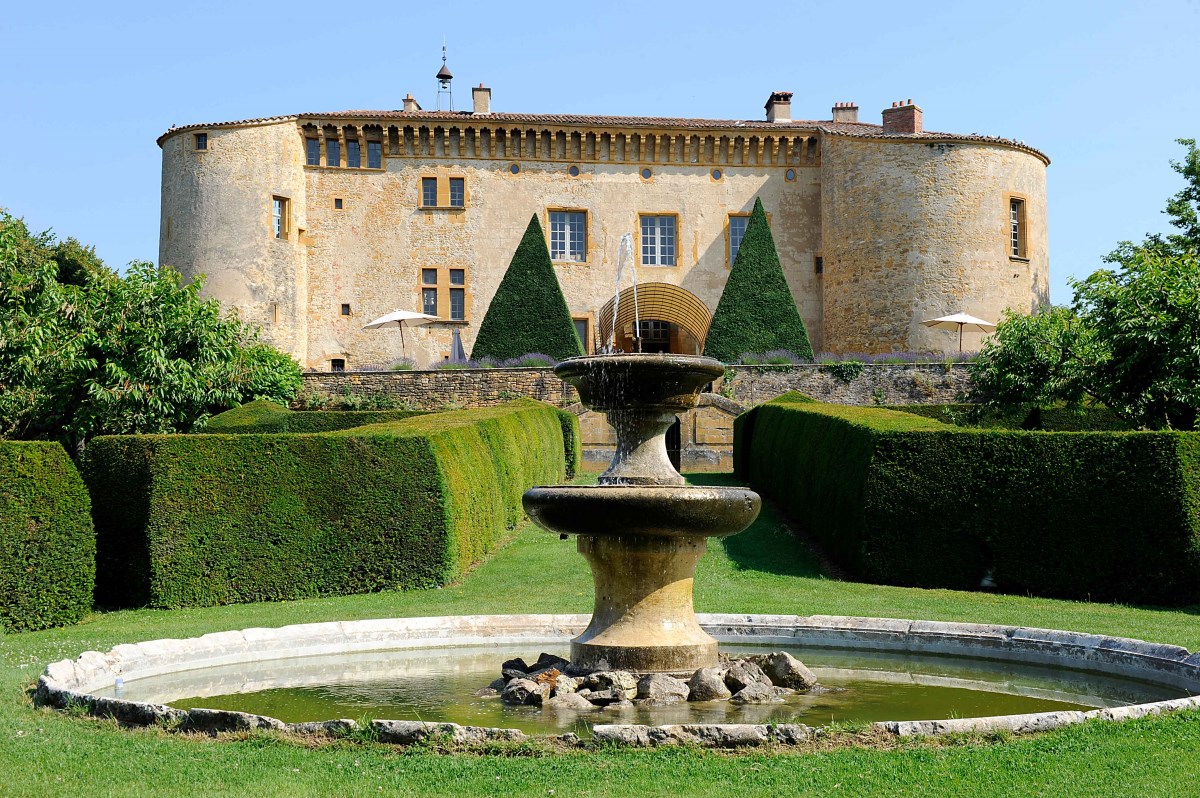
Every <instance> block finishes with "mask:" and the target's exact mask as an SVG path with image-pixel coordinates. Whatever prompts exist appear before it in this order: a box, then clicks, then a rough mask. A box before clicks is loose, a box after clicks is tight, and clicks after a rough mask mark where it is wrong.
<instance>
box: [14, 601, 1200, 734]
mask: <svg viewBox="0 0 1200 798" xmlns="http://www.w3.org/2000/svg"><path fill="white" fill-rule="evenodd" d="M697 617H698V618H699V620H700V624H701V626H702V627H703V628H704V630H705V631H706V632H708V633H709V634H711V635H712V636H713V637H715V638H716V639H717V640H718V641H719V642H722V643H741V644H747V645H777V644H782V645H788V646H807V647H816V648H841V649H869V650H872V651H884V652H893V653H912V654H945V655H952V656H953V655H957V656H965V657H974V658H981V659H988V660H993V661H1010V662H1020V663H1029V664H1038V665H1051V666H1059V667H1064V668H1070V669H1073V670H1079V671H1090V672H1095V673H1102V674H1108V675H1115V676H1123V677H1127V678H1133V679H1139V680H1143V681H1146V682H1150V683H1152V684H1157V685H1163V686H1169V687H1173V688H1176V689H1180V690H1182V691H1184V692H1187V693H1191V694H1192V697H1189V698H1178V699H1172V700H1167V701H1156V702H1152V703H1145V704H1132V705H1128V706H1121V707H1110V708H1105V709H1095V710H1091V711H1086V712H1084V711H1058V712H1039V713H1031V714H1024V715H1003V716H995V717H979V718H952V719H948V720H916V721H880V722H877V723H875V724H873V726H874V728H875V729H877V730H879V731H882V732H884V733H888V734H893V735H898V736H910V735H934V734H952V733H964V732H974V733H986V732H995V731H1006V732H1012V733H1022V732H1033V731H1044V730H1047V729H1053V728H1057V727H1060V726H1066V725H1071V724H1076V723H1082V722H1084V721H1086V720H1090V719H1093V718H1095V719H1102V720H1124V719H1127V718H1138V717H1143V716H1146V715H1154V714H1159V713H1161V712H1168V711H1173V710H1178V709H1184V708H1188V707H1200V695H1197V694H1200V653H1196V654H1192V653H1190V652H1189V651H1188V650H1187V649H1185V648H1181V647H1179V646H1172V645H1165V644H1161V643H1148V642H1145V641H1142V640H1131V639H1127V638H1119V637H1107V636H1104V635H1092V634H1084V633H1080V632H1066V631H1058V630H1052V629H1037V628H1029V627H1020V626H999V625H990V624H972V623H952V622H943V621H910V620H900V619H891V618H856V617H842V616H832V615H808V616H801V615H751V614H700V615H698V616H697ZM588 620H589V616H587V615H470V616H445V617H426V618H387V619H379V620H364V621H340V622H328V623H311V624H298V625H293V626H282V627H278V628H270V629H267V628H253V629H243V630H241V631H231V632H216V633H212V634H206V635H203V636H201V637H194V638H189V639H185V640H179V639H165V640H150V641H147V642H144V643H128V644H122V645H118V646H116V647H114V648H113V649H112V650H111V651H108V652H106V653H101V652H98V651H86V652H84V653H83V654H80V655H79V657H78V658H76V659H74V660H69V659H65V660H60V661H59V662H54V663H51V664H50V665H49V666H47V667H46V670H45V673H43V675H42V676H41V677H40V678H39V679H38V684H37V688H36V690H35V692H34V702H35V703H36V704H38V705H39V706H51V707H57V708H60V709H61V708H67V707H71V706H75V707H82V708H83V709H85V710H86V711H87V712H88V713H89V714H92V715H95V716H98V717H108V718H114V719H116V720H117V721H118V722H120V723H122V724H126V725H132V726H148V725H159V726H163V727H165V728H170V729H176V730H179V731H187V732H206V733H210V734H215V733H218V732H233V731H246V730H251V729H274V730H277V731H283V732H292V733H300V734H326V735H331V736H337V735H342V734H345V733H347V732H349V731H351V730H354V729H355V728H357V726H358V724H357V723H356V722H355V721H353V720H346V719H336V720H328V721H319V722H311V723H284V722H283V721H280V720H277V719H275V718H270V717H266V716H263V715H253V714H250V713H245V712H233V711H227V710H213V709H190V710H181V709H176V708H174V707H172V706H170V705H168V704H152V703H146V702H140V701H127V700H124V699H119V698H108V697H104V696H98V695H94V694H93V693H94V692H95V691H99V690H104V689H107V688H111V687H112V686H113V685H114V684H115V682H116V680H117V679H118V678H121V679H122V680H124V681H125V682H129V681H131V680H134V679H142V678H147V677H151V676H161V675H163V674H169V673H173V672H178V671H186V670H195V669H199V668H207V667H215V666H219V665H233V664H240V663H250V662H261V661H269V660H274V659H288V658H293V657H305V656H318V655H325V654H341V653H351V652H361V651H386V650H395V649H413V648H448V647H457V646H480V645H493V646H499V645H504V644H529V645H534V644H544V643H559V644H561V643H565V642H566V641H567V640H569V639H570V638H571V637H573V636H575V635H577V634H579V633H580V632H581V631H582V630H583V629H584V628H585V627H586V626H587V623H588ZM371 728H372V731H373V733H374V734H375V735H376V737H378V739H380V740H381V741H383V742H391V743H400V744H410V743H415V742H420V741H422V740H425V739H429V738H437V739H440V740H447V741H450V742H453V743H461V744H470V743H475V742H484V741H492V740H509V741H520V740H524V739H527V737H526V735H525V734H524V733H523V732H520V731H518V730H516V729H490V728H481V727H472V726H459V725H458V724H454V723H425V722H421V721H397V720H376V721H372V723H371ZM814 733H815V730H813V729H811V728H809V727H807V726H804V725H801V724H772V725H760V724H677V725H664V726H643V725H634V724H607V725H606V724H597V725H595V726H594V727H593V728H592V739H593V741H594V742H597V743H622V744H626V745H633V746H654V745H670V744H679V743H690V744H698V745H705V746H712V747H725V748H731V747H741V746H753V745H762V744H765V743H777V744H785V745H786V744H794V743H799V742H802V741H804V740H807V739H809V738H810V737H811V736H812V735H813V734H814ZM555 739H558V740H559V741H565V742H574V735H571V734H568V735H562V736H560V737H558V738H555Z"/></svg>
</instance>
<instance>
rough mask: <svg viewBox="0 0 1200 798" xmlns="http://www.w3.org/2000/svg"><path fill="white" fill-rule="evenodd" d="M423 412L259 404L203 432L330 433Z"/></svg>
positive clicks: (213, 421) (219, 418)
mask: <svg viewBox="0 0 1200 798" xmlns="http://www.w3.org/2000/svg"><path fill="white" fill-rule="evenodd" d="M425 412H426V411H424V410H302V411H296V410H289V409H288V408H286V407H284V406H283V405H281V404H276V403H275V402H268V401H265V400H260V401H257V402H247V403H246V404H244V405H242V406H240V407H235V408H233V409H232V410H226V411H225V412H224V413H221V414H219V415H215V416H213V417H212V418H210V419H209V420H208V423H207V424H205V426H204V432H209V433H222V434H229V435H250V434H256V433H264V432H332V431H334V430H340V429H352V428H354V427H361V426H363V425H364V424H379V423H381V422H385V421H400V420H401V419H405V418H410V417H412V416H419V415H423V414H424V413H425Z"/></svg>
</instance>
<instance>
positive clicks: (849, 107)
mask: <svg viewBox="0 0 1200 798" xmlns="http://www.w3.org/2000/svg"><path fill="white" fill-rule="evenodd" d="M833 121H834V122H857V121H858V106H857V105H856V104H855V103H834V104H833Z"/></svg>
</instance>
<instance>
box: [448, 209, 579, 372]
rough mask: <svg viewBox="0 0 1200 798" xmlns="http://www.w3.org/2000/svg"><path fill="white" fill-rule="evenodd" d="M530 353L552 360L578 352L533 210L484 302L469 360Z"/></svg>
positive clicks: (573, 326) (569, 318)
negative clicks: (497, 283)
mask: <svg viewBox="0 0 1200 798" xmlns="http://www.w3.org/2000/svg"><path fill="white" fill-rule="evenodd" d="M530 352H541V353H542V354H545V355H549V356H550V357H552V358H554V359H555V360H565V359H567V358H569V357H576V356H578V355H582V354H583V349H582V348H581V346H580V343H579V336H578V335H576V334H575V324H574V322H572V321H571V311H570V310H568V309H567V302H566V300H565V299H563V295H562V289H561V288H560V287H559V285H558V277H557V276H556V275H555V274H554V265H553V264H552V263H551V262H550V250H549V249H547V248H546V236H545V235H544V234H543V233H542V225H541V223H540V222H538V218H537V214H534V215H533V218H531V219H530V220H529V227H527V228H525V235H524V237H522V238H521V243H520V244H518V245H517V251H516V252H514V253H513V257H512V261H511V262H510V263H509V264H508V271H506V272H505V273H504V279H503V280H501V281H500V287H499V288H497V289H496V295H495V296H494V297H492V303H491V304H490V305H488V309H487V313H486V314H484V317H483V323H482V324H480V325H479V334H478V335H477V336H476V337H475V346H474V348H473V349H472V350H471V358H472V359H473V360H480V359H482V358H485V357H488V358H492V359H494V360H508V359H509V358H514V357H519V356H520V355H525V354H528V353H530Z"/></svg>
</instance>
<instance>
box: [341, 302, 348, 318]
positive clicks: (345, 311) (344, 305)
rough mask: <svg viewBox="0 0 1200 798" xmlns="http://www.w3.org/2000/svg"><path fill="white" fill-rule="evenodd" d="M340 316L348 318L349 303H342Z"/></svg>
mask: <svg viewBox="0 0 1200 798" xmlns="http://www.w3.org/2000/svg"><path fill="white" fill-rule="evenodd" d="M342 315H343V316H349V315H350V303H348V302H343V303H342Z"/></svg>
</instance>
